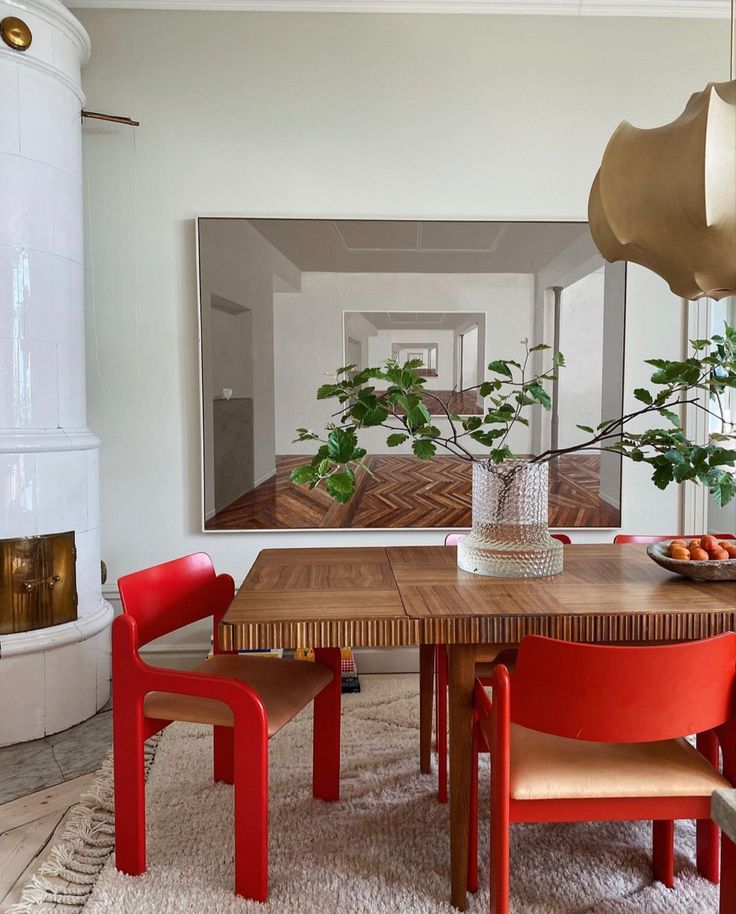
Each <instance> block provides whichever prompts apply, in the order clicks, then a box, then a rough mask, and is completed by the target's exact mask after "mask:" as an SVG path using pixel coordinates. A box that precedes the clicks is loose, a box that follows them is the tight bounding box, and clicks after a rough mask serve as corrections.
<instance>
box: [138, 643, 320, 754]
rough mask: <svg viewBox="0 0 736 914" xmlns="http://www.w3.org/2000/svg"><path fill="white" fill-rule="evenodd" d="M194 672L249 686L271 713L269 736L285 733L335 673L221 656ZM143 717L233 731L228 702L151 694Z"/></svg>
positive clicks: (295, 663)
mask: <svg viewBox="0 0 736 914" xmlns="http://www.w3.org/2000/svg"><path fill="white" fill-rule="evenodd" d="M192 672H194V673H204V674H205V675H207V676H222V677H223V678H226V679H239V680H240V681H241V682H246V683H248V685H249V686H250V687H251V688H252V689H253V690H254V691H255V692H256V693H257V694H258V695H259V696H260V698H261V701H262V702H263V704H264V707H265V708H266V714H267V716H268V735H269V736H273V735H274V733H276V732H277V731H278V730H280V729H281V728H282V727H283V726H284V724H286V723H288V721H290V720H291V718H292V717H294V715H296V714H298V713H299V711H301V709H302V708H304V707H306V706H307V705H308V704H309V702H310V701H311V700H312V699H313V698H314V697H315V695H317V694H318V693H319V692H321V691H322V689H323V688H324V687H325V686H326V685H327V684H328V683H329V682H331V681H332V670H330V668H329V667H327V666H325V665H324V664H323V663H310V662H309V661H306V660H278V659H276V658H273V657H248V656H243V655H238V654H217V655H215V656H214V657H211V658H210V659H209V660H206V661H205V662H204V663H200V664H199V666H197V667H195V668H194V670H192ZM143 713H144V714H145V715H146V717H155V718H158V719H159V720H188V721H192V722H193V723H198V724H214V725H217V726H223V727H232V725H233V715H232V712H231V711H230V708H229V707H228V705H226V704H224V703H223V702H221V701H213V700H212V699H210V698H194V697H191V696H189V695H173V694H171V693H170V692H149V693H148V695H146V697H145V699H144V700H143Z"/></svg>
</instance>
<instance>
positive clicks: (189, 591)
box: [118, 552, 232, 646]
mask: <svg viewBox="0 0 736 914" xmlns="http://www.w3.org/2000/svg"><path fill="white" fill-rule="evenodd" d="M223 579H226V581H228V582H230V587H229V597H228V596H227V594H228V587H227V586H224V587H223V586H221V584H220V583H218V582H222V583H224V581H223ZM231 582H232V579H231V578H230V577H229V576H228V575H220V577H219V578H218V577H217V576H216V575H215V569H214V566H213V565H212V559H211V558H210V557H209V556H208V555H207V553H206V552H197V553H195V554H194V555H187V556H184V558H180V559H174V560H173V561H171V562H164V563H163V564H161V565H154V566H153V567H152V568H146V569H144V570H143V571H136V572H133V574H126V575H125V576H124V577H122V578H119V580H118V588H119V590H120V598H121V600H122V604H123V610H124V611H125V612H126V613H128V614H129V615H131V616H132V617H133V618H134V619H135V620H136V623H137V626H138V645H139V646H140V645H142V644H147V643H148V642H149V641H153V640H154V639H155V638H160V637H161V635H165V634H167V633H168V632H171V631H174V630H175V629H177V628H181V627H182V626H184V625H189V623H190V622H197V621H198V620H199V619H204V618H206V617H207V616H212V615H213V614H214V613H215V612H217V611H218V610H221V609H224V608H225V606H226V605H227V603H229V601H230V600H231V599H232V583H231ZM224 601H226V602H224Z"/></svg>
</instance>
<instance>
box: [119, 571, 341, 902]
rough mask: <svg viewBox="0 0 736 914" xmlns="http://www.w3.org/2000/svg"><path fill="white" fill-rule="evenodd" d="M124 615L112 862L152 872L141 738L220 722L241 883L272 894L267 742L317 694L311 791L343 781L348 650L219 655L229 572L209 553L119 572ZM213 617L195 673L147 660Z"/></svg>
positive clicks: (217, 746) (220, 752) (323, 792)
mask: <svg viewBox="0 0 736 914" xmlns="http://www.w3.org/2000/svg"><path fill="white" fill-rule="evenodd" d="M118 586H119V588H120V596H121V599H122V603H123V615H121V616H118V617H117V618H116V619H115V620H114V622H113V626H112V688H113V747H114V773H115V810H116V813H117V814H116V816H115V838H116V842H115V844H116V846H115V864H116V866H117V868H118V869H119V870H120V871H122V872H123V873H128V874H130V875H132V876H137V875H139V874H141V873H143V872H145V869H146V801H145V777H144V765H143V744H144V742H145V741H146V739H148V737H150V736H152V735H153V734H154V733H156V732H158V731H159V730H161V729H163V728H164V727H166V726H168V724H170V723H171V722H172V721H174V720H184V721H193V722H195V723H204V724H211V725H212V726H213V727H214V777H215V780H216V781H224V782H225V783H228V784H234V807H235V891H236V893H237V894H238V895H243V896H245V897H246V898H252V899H255V900H257V901H265V900H266V898H267V897H268V740H269V738H270V737H271V736H273V735H274V733H276V732H277V731H278V730H280V729H281V727H283V726H284V724H286V723H288V721H289V720H291V718H292V717H294V715H295V714H297V713H298V712H299V711H300V710H301V709H302V708H304V707H305V706H306V705H308V704H309V702H310V701H312V700H314V750H313V792H314V796H315V797H318V798H320V799H323V800H337V799H338V797H339V790H340V686H341V681H340V651H339V649H338V648H330V649H327V650H321V651H317V652H316V653H317V660H318V661H321V662H316V663H305V662H300V661H291V660H274V659H267V658H265V657H252V656H241V655H238V654H226V653H221V652H219V651H218V649H217V644H218V624H219V622H220V620H221V619H222V617H223V615H224V614H225V611H226V610H227V608H228V606H229V605H230V603H231V602H232V599H233V595H234V585H233V579H232V578H231V577H230V576H229V575H227V574H221V575H215V570H214V568H213V567H212V560H211V559H210V557H209V556H208V555H205V554H204V553H197V554H196V555H189V556H187V557H186V558H181V559H176V560H174V561H173V562H166V563H165V564H163V565H157V566H155V567H154V568H148V569H146V570H145V571H139V572H136V573H135V574H129V575H126V576H125V577H123V578H120V580H119V581H118ZM207 616H212V617H213V622H214V645H215V653H214V655H213V656H212V657H211V658H210V659H209V660H207V661H206V662H205V663H201V664H200V665H199V666H197V667H195V669H193V670H188V671H184V670H165V669H159V668H157V667H152V666H149V665H148V664H147V663H145V662H144V661H143V660H142V659H141V658H140V656H139V653H138V651H139V648H140V647H141V646H142V645H144V644H147V643H148V642H149V641H153V640H154V639H155V638H160V637H161V636H162V635H165V634H168V633H169V632H172V631H174V630H175V629H177V628H180V627H181V626H183V625H188V624H189V623H191V622H196V621H197V620H199V619H204V618H205V617H207Z"/></svg>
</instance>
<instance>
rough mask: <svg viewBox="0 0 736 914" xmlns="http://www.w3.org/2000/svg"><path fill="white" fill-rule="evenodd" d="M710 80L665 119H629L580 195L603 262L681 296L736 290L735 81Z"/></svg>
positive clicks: (720, 294) (718, 296)
mask: <svg viewBox="0 0 736 914" xmlns="http://www.w3.org/2000/svg"><path fill="white" fill-rule="evenodd" d="M733 36H734V0H731V54H730V81H729V82H722V83H709V84H708V85H707V86H706V87H705V89H703V91H702V92H696V93H695V94H694V95H692V96H691V97H690V100H689V101H688V103H687V105H686V107H685V110H684V111H683V113H682V114H681V115H680V116H679V117H678V118H677V119H676V120H674V121H673V122H672V123H671V124H665V125H664V126H663V127H655V128H654V129H652V130H642V129H640V128H638V127H633V126H632V125H631V124H629V123H628V122H627V121H624V122H623V123H621V124H619V126H618V127H617V128H616V130H615V132H614V134H613V136H612V137H611V139H610V140H609V141H608V145H607V147H606V151H605V152H604V154H603V161H602V162H601V167H600V168H599V170H598V174H597V175H596V177H595V180H594V181H593V186H592V188H591V190H590V199H589V200H588V220H589V222H590V231H591V234H592V236H593V240H594V241H595V244H596V246H597V248H598V250H599V251H600V252H601V254H602V255H603V256H604V257H605V258H606V260H608V261H615V260H630V261H633V262H634V263H639V264H641V265H642V266H644V267H647V268H648V269H650V270H653V271H654V272H655V273H657V274H658V275H659V276H661V277H662V278H663V279H664V280H666V282H667V283H668V284H669V287H670V289H672V291H673V292H674V293H675V294H676V295H680V296H682V297H683V298H689V299H696V298H703V297H704V296H708V297H709V298H715V299H721V298H724V297H725V296H727V295H735V294H736V81H734V79H733Z"/></svg>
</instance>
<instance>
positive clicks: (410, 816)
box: [16, 677, 718, 914]
mask: <svg viewBox="0 0 736 914" xmlns="http://www.w3.org/2000/svg"><path fill="white" fill-rule="evenodd" d="M418 704H419V701H418V690H417V680H416V678H415V677H396V678H389V677H373V678H369V679H365V680H364V682H363V692H362V693H361V694H360V695H346V696H344V704H343V708H344V716H343V780H342V799H341V801H340V802H339V803H337V804H327V803H321V802H318V801H314V800H312V799H311V796H310V778H311V764H310V763H311V721H310V717H309V713H307V712H303V713H302V714H301V715H300V716H299V717H298V718H297V719H296V720H295V721H293V722H292V723H291V724H290V725H289V726H288V727H286V728H285V729H284V730H283V731H282V732H281V733H280V734H279V735H278V736H277V737H276V738H275V739H274V740H273V741H272V744H271V894H270V899H269V901H268V903H267V904H266V905H258V904H255V903H252V902H246V901H243V900H242V899H240V898H236V897H235V896H234V895H233V893H232V884H233V861H232V803H231V788H229V787H227V786H225V785H219V784H218V785H216V784H213V782H212V778H211V770H212V766H211V757H212V741H211V735H210V731H209V730H208V729H207V728H205V727H199V726H195V725H191V724H174V725H172V726H171V727H169V728H168V729H167V730H166V731H165V732H164V734H163V736H162V737H161V739H160V741H159V743H158V746H157V748H156V751H155V758H154V759H153V763H152V765H151V768H150V772H149V777H148V788H147V790H148V817H149V819H148V827H149V840H148V861H149V869H148V872H147V873H146V874H145V875H143V876H140V877H135V878H133V877H128V876H122V875H121V874H119V873H118V872H116V870H115V869H114V867H113V863H112V859H111V858H107V860H106V862H104V863H103V862H102V858H103V856H104V853H105V847H106V846H107V847H108V848H109V842H110V837H109V836H110V833H111V829H110V824H111V823H110V787H111V784H110V768H109V765H107V766H105V767H104V768H103V770H102V771H101V773H100V778H99V780H98V783H97V785H96V787H95V789H94V790H93V791H92V793H91V794H90V796H89V797H87V799H86V801H85V807H84V810H83V811H82V812H81V813H80V819H79V820H78V821H76V823H75V824H74V826H73V829H72V833H70V834H69V835H68V836H66V840H65V841H64V842H63V843H62V845H61V846H60V847H59V848H56V849H55V852H54V853H53V854H52V856H51V860H50V863H49V867H50V869H47V870H46V872H45V873H41V874H40V876H38V877H36V879H35V880H34V882H33V884H32V885H30V886H29V888H28V889H27V890H26V894H25V897H24V900H23V902H22V903H21V905H20V906H18V907H17V908H16V911H18V912H21V911H22V912H24V914H41V912H46V911H55V912H72V911H74V912H77V911H80V910H82V909H83V911H84V914H183V912H192V914H245V912H252V914H256V912H257V914H327V912H335V914H338V912H339V914H430V912H432V914H453V911H454V909H453V908H452V907H451V906H450V905H449V903H448V900H447V899H448V893H449V872H448V871H449V865H448V860H449V842H448V809H447V807H446V806H440V805H438V803H437V801H436V798H435V797H436V795H435V779H434V776H422V775H420V774H419V771H418V744H419V739H418ZM481 783H482V797H481V801H482V804H483V805H482V807H481V808H482V809H484V810H485V809H487V798H488V769H487V765H486V764H485V760H484V765H483V769H482V771H481ZM480 845H481V875H480V879H481V891H480V892H479V893H478V895H476V896H471V897H470V901H469V905H468V911H469V912H485V911H487V910H488V891H487V886H488V865H487V859H486V858H487V847H488V822H487V815H485V814H484V815H482V830H481V838H480ZM693 845H694V829H693V827H692V825H691V824H690V823H686V824H683V825H680V826H678V832H677V847H678V853H677V860H676V869H677V882H676V888H675V890H674V891H668V890H667V889H665V888H664V887H663V886H661V885H660V884H656V883H653V882H652V875H651V869H650V829H649V827H648V826H647V825H646V824H639V823H624V824H605V823H604V824H571V825H568V824H562V825H517V826H514V828H513V836H512V850H511V870H512V883H511V890H512V912H513V914H583V912H585V914H635V912H636V914H715V912H716V910H717V907H718V892H717V888H716V887H714V886H712V885H710V884H709V883H707V882H706V881H704V880H703V879H701V878H699V876H698V875H697V872H696V870H695V866H694V863H693ZM65 877H66V879H65ZM69 879H71V881H68V880H69ZM80 906H81V907H80Z"/></svg>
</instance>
